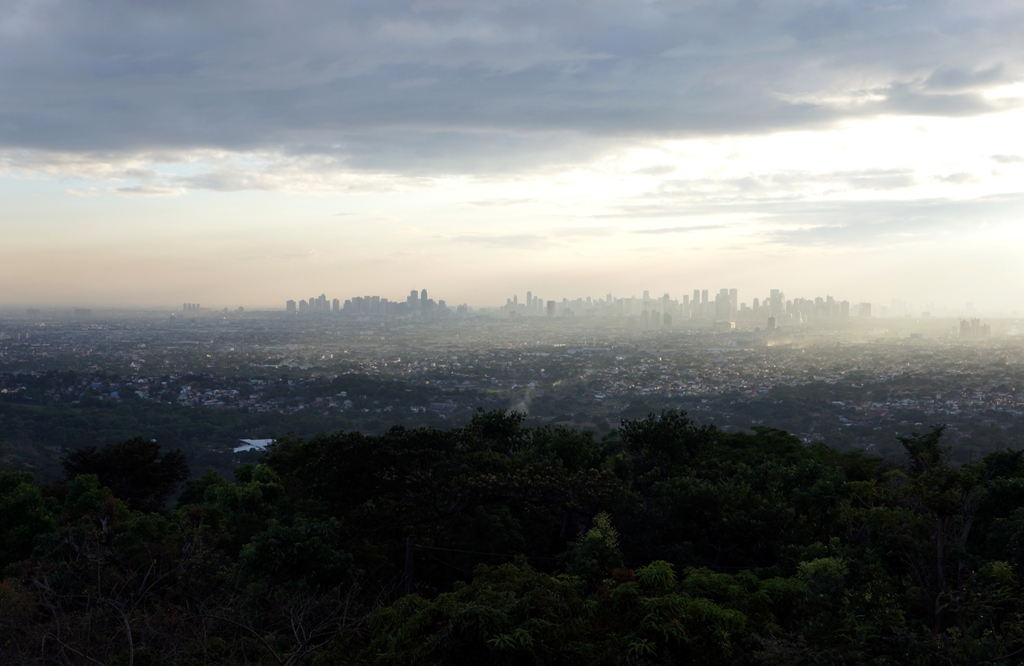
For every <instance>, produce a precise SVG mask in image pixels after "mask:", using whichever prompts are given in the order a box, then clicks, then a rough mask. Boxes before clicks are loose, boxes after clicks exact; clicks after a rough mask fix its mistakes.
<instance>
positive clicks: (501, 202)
mask: <svg viewBox="0 0 1024 666" xmlns="http://www.w3.org/2000/svg"><path fill="white" fill-rule="evenodd" d="M532 201H536V199H507V198H498V199H480V200H478V201H470V202H469V203H470V204H472V205H474V206H484V207H491V206H519V205H521V204H526V203H530V202H532Z"/></svg>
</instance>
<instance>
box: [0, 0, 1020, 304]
mask: <svg viewBox="0 0 1024 666" xmlns="http://www.w3.org/2000/svg"><path fill="white" fill-rule="evenodd" d="M0 4H2V5H3V6H4V11H2V12H0V16H2V17H4V18H0V62H3V64H2V65H0V237H2V239H3V242H2V243H0V305H4V304H6V305H12V306H14V305H21V304H24V305H28V304H43V305H70V304H83V305H169V306H173V305H174V304H180V303H181V302H184V301H190V302H202V303H204V304H210V305H216V306H222V305H223V306H231V307H235V306H237V305H246V306H248V307H259V306H273V307H281V306H282V305H283V302H284V300H285V299H287V298H295V299H298V298H305V297H308V296H309V295H311V294H312V295H318V294H320V293H321V292H325V293H327V294H328V296H330V297H340V298H343V299H344V298H347V297H350V296H352V295H363V294H371V293H373V294H380V295H383V296H386V297H389V298H401V297H402V296H403V295H404V294H406V293H408V290H409V289H411V288H414V287H415V288H423V287H426V288H428V289H429V290H430V292H431V295H436V297H439V298H444V299H446V300H447V301H448V302H449V304H454V303H462V302H469V303H470V304H474V305H487V304H498V303H502V302H504V299H505V297H506V296H511V295H512V294H519V295H520V298H522V296H523V295H525V292H526V291H527V290H528V289H529V290H532V291H533V292H534V294H540V295H541V296H543V297H548V298H555V297H557V298H561V297H562V296H567V297H576V296H588V295H590V296H603V295H604V294H605V293H608V292H612V293H613V294H615V295H616V296H629V295H634V294H639V293H640V292H641V291H642V290H644V289H650V290H651V291H652V293H657V294H661V293H663V292H668V293H671V294H672V295H673V296H681V295H682V294H683V293H689V292H690V291H692V290H693V289H697V288H707V289H718V288H720V287H737V288H739V289H740V294H741V300H742V301H746V302H749V300H750V299H751V298H753V297H762V296H763V295H764V294H766V293H767V291H768V289H770V288H782V289H784V290H785V291H786V292H787V294H788V295H790V296H806V297H813V296H818V295H822V296H823V295H825V294H826V293H827V294H831V295H833V296H836V297H837V298H840V299H847V300H851V301H859V300H872V301H875V302H887V301H888V300H889V299H890V298H899V299H902V300H905V301H911V302H915V303H920V304H922V305H923V304H924V303H926V302H928V303H940V304H943V305H948V306H950V307H961V306H962V305H963V303H964V302H966V301H973V302H975V304H976V305H977V306H978V307H980V308H989V309H991V310H993V311H994V310H1002V311H1007V312H1008V311H1010V310H1015V309H1020V310H1022V311H1024V297H1022V287H1024V273H1022V272H1021V271H1020V270H1019V268H1018V265H1019V263H1020V259H1019V256H1020V255H1021V251H1022V250H1024V237H1022V234H1024V232H1022V231H1021V230H1022V224H1021V222H1022V212H1024V131H1022V130H1021V128H1022V127H1024V68H1022V66H1021V65H1022V54H1024V47H1021V46H1020V45H1021V44H1024V7H1022V6H1021V5H1020V4H1019V3H1014V2H976V3H971V4H967V3H946V4H941V5H940V4H938V3H908V4H905V5H888V4H884V3H877V4H875V3H864V2H856V3H854V2H850V3H832V4H831V5H830V6H828V7H825V6H823V5H820V4H818V3H811V2H796V1H795V2H791V3H778V4H777V5H776V6H774V7H768V6H767V5H765V6H751V5H748V4H745V3H729V2H725V3H722V2H708V3H699V2H697V3H695V2H680V3H672V2H648V3H643V4H636V3H625V2H622V3H616V2H610V3H603V4H600V5H598V4H596V3H595V4H590V5H587V4H580V3H556V4H551V3H543V4H542V3H536V4H535V3H527V2H499V3H494V5H493V6H490V5H488V6H487V7H481V6H479V3H461V2H394V3H391V2H383V3H379V4H374V5H372V6H371V5H365V6H364V5H357V4H355V3H351V4H345V5H342V6H340V7H339V6H337V5H335V4H330V3H323V4H321V3H312V4H309V5H308V6H302V7H301V8H299V7H296V6H294V5H291V4H285V3H265V4H264V5H261V7H260V9H259V10H257V11H252V12H248V13H246V12H243V11H242V9H241V7H242V5H241V4H238V3H232V2H227V3H223V5H218V6H217V7H208V6H205V5H201V4H198V3H197V4H187V3H186V4H183V5H180V6H179V5H175V6H172V5H166V6H162V5H161V6H155V5H154V6H147V7H142V6H140V5H138V4H128V3H125V4H120V3H112V5H111V7H110V8H105V9H103V10H100V11H99V12H98V13H97V14H96V15H94V14H82V12H84V11H85V10H84V9H83V8H81V7H78V6H77V5H74V4H71V3H65V2H62V1H59V0H51V1H50V2H44V3H34V2H27V1H19V2H3V1H2V0H0ZM232 9H235V10H238V11H237V12H236V13H234V14H232ZM104 12H109V13H111V14H110V15H107V16H105V15H104ZM118 12H120V13H118ZM112 17H113V18H112ZM105 19H106V20H107V21H108V22H105ZM76 21H77V22H76Z"/></svg>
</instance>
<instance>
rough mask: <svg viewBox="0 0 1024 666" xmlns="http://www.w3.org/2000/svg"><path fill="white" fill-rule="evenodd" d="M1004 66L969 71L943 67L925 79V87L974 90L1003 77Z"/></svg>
mask: <svg viewBox="0 0 1024 666" xmlns="http://www.w3.org/2000/svg"><path fill="white" fill-rule="evenodd" d="M1002 74H1003V66H1002V65H995V66H993V67H989V68H987V69H982V70H978V71H969V70H965V69H960V68H956V67H942V68H939V69H937V70H935V71H934V72H932V74H931V76H929V77H928V78H927V79H925V81H924V87H925V88H930V89H934V90H973V89H977V88H979V87H981V86H984V85H986V84H991V83H994V82H998V81H999V80H1000V79H1001V78H1002Z"/></svg>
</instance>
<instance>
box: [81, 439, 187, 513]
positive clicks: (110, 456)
mask: <svg viewBox="0 0 1024 666" xmlns="http://www.w3.org/2000/svg"><path fill="white" fill-rule="evenodd" d="M61 466H62V467H63V469H64V477H65V479H66V480H68V481H73V480H74V479H75V477H78V476H81V475H83V474H95V475H96V477H97V478H98V479H99V481H100V483H101V484H102V485H104V486H106V487H107V488H110V489H111V490H112V491H113V492H114V495H115V496H116V497H118V498H119V499H122V500H124V502H125V503H126V504H127V505H128V507H129V508H131V509H134V510H136V511H160V510H161V509H163V508H164V506H165V505H166V504H167V500H168V499H170V497H171V495H173V494H174V492H175V491H176V490H177V489H178V486H180V485H181V483H182V482H183V481H184V480H185V479H187V478H188V475H189V471H188V463H187V462H186V461H185V454H183V453H182V452H181V450H180V449H173V450H171V451H167V452H165V453H163V454H162V455H161V452H160V445H159V444H157V443H156V442H147V441H146V440H144V439H143V438H141V437H135V438H133V439H129V440H127V441H124V442H121V443H120V444H109V445H107V446H104V447H103V448H102V449H97V448H96V447H95V446H86V447H84V448H81V449H76V450H74V451H72V452H71V453H69V454H68V455H67V456H65V457H64V459H63V460H62V461H61Z"/></svg>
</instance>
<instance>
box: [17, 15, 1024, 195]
mask: <svg viewBox="0 0 1024 666" xmlns="http://www.w3.org/2000/svg"><path fill="white" fill-rule="evenodd" d="M1022 29H1024V6H1022V5H1021V4H1020V3H1013V2H1005V1H1000V0H976V2H972V3H924V4H906V5H892V4H891V3H887V2H876V1H874V0H868V1H866V2H864V1H861V0H839V1H838V2H833V3H819V2H815V1H813V0H796V1H794V2H790V3H750V2H746V1H745V0H713V1H712V0H704V1H701V0H698V1H696V2H686V3H674V2H663V3H644V4H643V5H641V6H638V5H636V3H634V2H629V1H627V0H609V2H602V3H582V4H581V3H577V2H569V1H558V0H556V1H553V2H540V1H538V0H499V1H497V2H488V3H480V2H470V1H469V0H446V1H445V2H414V1H412V0H381V1H380V2H374V3H370V4H366V3H337V2H325V1H318V0H314V1H313V2H310V3H305V4H304V5H303V6H302V8H301V10H297V9H296V8H295V6H294V5H293V4H292V3H287V2H283V1H282V0H271V1H270V2H263V3H259V4H257V5H253V4H252V3H247V2H244V3H243V2H242V1H241V0H224V1H222V2H216V3H130V2H120V1H115V2H108V3H99V4H95V3H94V4H83V3H75V2H71V0H53V1H52V2H46V3H32V2H22V3H8V4H7V5H6V6H5V11H4V12H3V17H2V18H0V89H2V90H3V91H4V95H3V96H2V97H0V149H6V150H34V151H43V152H47V151H48V152H50V153H53V152H65V153H73V154H79V155H85V154H94V155H95V154H120V155H137V154H140V153H146V152H149V153H152V152H155V151H165V152H167V153H169V154H175V153H182V152H184V153H188V152H190V151H202V150H208V151H228V152H232V153H239V154H251V153H272V154H275V155H279V156H283V157H287V158H296V159H298V158H302V159H320V158H322V159H325V160H328V161H334V162H336V163H337V164H341V165H344V167H345V168H346V169H349V170H357V171H373V172H380V173H405V174H419V175H424V174H425V175H435V174H450V173H476V174H480V173H508V172H518V171H521V170H524V169H532V168H540V167H545V166H548V165H553V164H555V165H557V164H572V163H574V162H578V161H579V160H582V159H590V158H593V157H594V156H598V155H601V154H604V153H605V152H606V151H607V150H609V147H611V146H616V145H619V144H620V143H621V142H623V141H646V140H649V139H651V138H673V137H692V136H717V135H721V134H751V133H767V132H774V131H779V130H786V129H793V128H808V127H825V126H829V125H832V124H834V123H837V122H840V121H842V120H844V119H849V118H859V117H865V116H870V115H878V114H927V115H942V116H951V117H954V116H956V117H959V116H965V115H976V114H984V113H989V112H992V111H993V110H998V109H1000V108H1005V106H1006V105H1007V104H1012V103H1017V102H1014V101H1013V100H1010V101H1007V100H1002V101H997V100H992V99H989V98H987V97H985V95H984V94H983V93H984V91H985V90H987V89H989V88H991V87H994V86H999V85H1004V84H1007V83H1011V82H1013V81H1019V80H1021V78H1022V76H1024V72H1022V63H1021V58H1020V53H1019V47H1018V43H1019V36H1020V34H1021V32H1022ZM1018 101H1019V100H1018ZM142 168H145V167H142ZM335 168H336V167H335ZM659 168H661V167H657V166H655V167H647V169H653V170H654V171H650V175H662V174H663V173H667V171H665V172H658V173H655V171H656V170H658V169H659ZM641 172H643V170H641ZM139 177H142V178H145V177H146V176H145V175H144V174H139ZM189 177H191V178H193V181H192V182H191V184H190V185H188V186H189V187H201V188H206V189H214V190H223V191H232V190H233V189H237V188H269V187H272V186H273V181H272V180H269V181H259V180H256V181H253V180H245V179H244V178H230V177H227V176H224V175H217V176H215V177H214V176H206V177H199V176H189Z"/></svg>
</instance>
